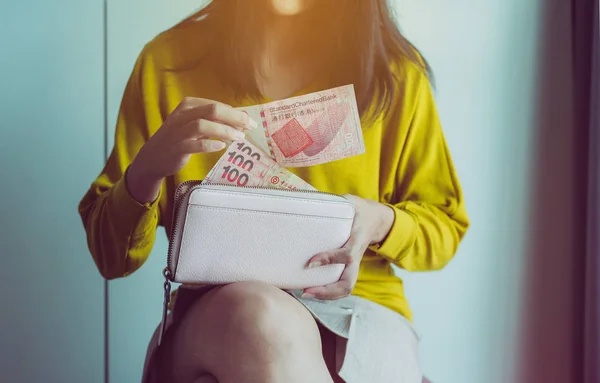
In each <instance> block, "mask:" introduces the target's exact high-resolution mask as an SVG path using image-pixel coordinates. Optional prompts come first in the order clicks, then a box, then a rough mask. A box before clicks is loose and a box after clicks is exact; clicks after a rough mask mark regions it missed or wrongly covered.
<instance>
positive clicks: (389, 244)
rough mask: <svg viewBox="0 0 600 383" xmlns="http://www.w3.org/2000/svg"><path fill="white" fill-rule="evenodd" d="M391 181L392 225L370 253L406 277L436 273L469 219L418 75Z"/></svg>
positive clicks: (426, 82) (427, 92) (424, 83)
mask: <svg viewBox="0 0 600 383" xmlns="http://www.w3.org/2000/svg"><path fill="white" fill-rule="evenodd" d="M412 94H413V96H412V97H414V101H413V102H414V106H413V107H412V108H411V109H412V112H411V113H410V115H409V116H408V118H409V120H408V121H407V123H406V125H407V126H408V128H407V129H406V132H407V133H406V135H405V137H404V145H403V146H402V147H403V149H402V151H401V153H400V159H399V163H398V166H397V172H396V175H395V179H394V191H393V193H392V196H393V198H392V201H390V203H389V204H388V205H389V206H390V207H391V208H392V209H393V210H394V213H395V220H394V224H393V226H392V228H391V230H390V232H389V233H388V236H387V237H386V239H385V240H384V241H383V242H382V243H381V244H379V245H376V246H373V247H372V250H374V251H375V252H376V253H378V254H379V255H380V256H382V257H384V258H387V259H389V260H390V261H392V262H393V263H394V264H396V265H397V266H399V267H401V268H403V269H406V270H409V271H430V270H439V269H441V268H443V267H444V266H446V264H447V263H448V262H449V261H450V260H451V259H452V258H453V257H454V255H455V253H456V251H457V248H458V245H459V243H460V241H461V240H462V238H463V237H464V235H465V233H466V231H467V229H468V227H469V219H468V217H467V212H466V209H465V204H464V201H463V194H462V190H461V186H460V184H459V181H458V178H457V175H456V171H455V169H454V165H453V163H452V159H451V157H450V153H449V151H448V147H447V144H446V141H445V138H444V134H443V132H442V127H441V124H440V120H439V117H438V114H437V109H436V106H435V101H434V97H433V94H432V91H431V86H430V83H429V80H428V79H427V77H426V76H424V75H421V76H420V78H419V80H418V84H417V85H416V86H415V90H414V92H412Z"/></svg>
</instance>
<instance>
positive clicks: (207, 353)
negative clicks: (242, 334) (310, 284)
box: [153, 284, 335, 383]
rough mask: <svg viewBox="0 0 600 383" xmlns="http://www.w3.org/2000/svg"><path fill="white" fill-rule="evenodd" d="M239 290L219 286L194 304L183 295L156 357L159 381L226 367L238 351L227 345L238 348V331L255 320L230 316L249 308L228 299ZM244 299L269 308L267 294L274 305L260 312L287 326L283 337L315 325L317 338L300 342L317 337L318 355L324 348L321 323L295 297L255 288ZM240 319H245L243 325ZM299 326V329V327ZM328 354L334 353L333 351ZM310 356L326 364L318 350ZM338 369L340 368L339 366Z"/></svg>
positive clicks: (183, 379)
mask: <svg viewBox="0 0 600 383" xmlns="http://www.w3.org/2000/svg"><path fill="white" fill-rule="evenodd" d="M238 287H239V286H233V285H228V286H223V287H215V288H213V289H212V290H210V291H208V292H206V293H204V294H202V295H200V296H198V297H196V298H195V301H193V302H190V297H189V294H187V297H186V298H185V299H183V300H180V298H182V297H177V298H176V302H175V308H174V313H173V314H174V323H173V324H172V325H171V327H170V328H169V330H168V331H167V333H166V335H165V337H164V339H163V343H162V345H161V347H160V348H159V350H158V352H157V356H156V358H155V367H154V368H153V369H154V370H155V371H157V372H159V374H160V381H164V382H167V381H168V382H174V383H179V382H182V383H183V382H185V383H187V382H189V381H190V379H191V377H196V376H201V375H202V374H207V373H208V372H209V371H216V370H215V369H213V367H214V365H215V364H216V363H218V364H220V365H222V364H223V363H224V362H223V360H226V359H228V358H229V356H230V355H229V354H230V353H231V352H232V351H233V350H232V351H231V352H230V351H227V349H225V348H224V346H223V345H229V347H230V349H232V348H233V349H235V348H236V347H235V345H236V344H239V339H240V338H239V337H236V334H235V332H236V331H235V328H236V327H240V326H243V325H247V323H248V322H252V320H251V319H248V317H247V316H244V317H243V318H242V316H240V315H229V314H230V313H231V312H232V311H233V312H234V313H235V312H238V313H239V311H238V309H236V306H238V308H239V306H240V304H242V305H243V304H245V303H241V302H240V300H239V299H238V300H237V301H236V302H231V301H229V300H228V296H230V295H231V294H230V292H231V290H232V289H236V288H238ZM225 290H227V292H225ZM238 290H239V288H238ZM253 290H256V291H253ZM242 295H245V296H244V297H243V298H244V299H243V302H246V298H247V301H248V305H250V306H255V307H256V306H264V303H265V302H264V299H263V298H264V296H265V295H267V296H268V298H267V301H268V302H271V303H269V304H267V305H266V306H270V307H260V308H261V310H259V311H265V312H267V313H269V317H271V316H276V317H278V319H277V320H276V323H281V324H283V325H284V326H279V327H285V328H284V329H283V330H284V331H285V333H279V335H281V336H283V337H285V336H286V335H287V333H289V332H290V331H294V330H295V331H298V329H299V328H300V329H301V328H306V326H302V325H301V323H304V324H306V323H307V322H310V323H312V326H314V335H312V333H311V331H308V333H307V332H304V333H303V334H305V335H306V336H303V337H302V338H300V339H302V340H304V338H306V337H309V338H310V337H311V336H314V342H316V350H317V351H316V352H317V353H318V352H319V351H318V350H319V348H321V347H320V344H319V342H320V340H319V335H320V333H319V331H317V330H318V327H317V324H316V322H315V320H314V318H313V317H312V315H311V314H310V312H309V311H308V310H307V309H306V308H305V307H304V306H303V305H302V304H300V303H299V302H298V301H297V300H296V299H294V298H293V297H291V296H290V295H289V294H287V293H285V292H283V291H281V290H279V289H275V288H272V287H265V286H260V285H253V284H250V285H246V286H244V289H243V294H242ZM257 296H262V297H263V298H260V299H256V298H257ZM182 306H188V307H184V309H183V310H182V309H181V308H182ZM274 306H276V309H273V307H274ZM263 309H264V310H263ZM224 314H225V315H224ZM263 317H264V316H263ZM236 321H237V322H236ZM240 321H243V323H242V322H240ZM299 321H300V322H299ZM297 325H300V327H298V326H297ZM331 335H332V336H333V337H332V339H331V342H328V343H326V344H328V345H331V347H333V348H332V349H331V350H332V352H331V355H333V359H332V361H333V366H335V336H334V334H331ZM244 344H252V346H254V342H245V343H244ZM203 345H204V347H203ZM211 345H213V346H214V347H213V349H212V350H210V349H209V350H207V348H210V347H211ZM231 346H233V347H231ZM327 350H330V349H329V348H328V349H327ZM326 352H329V351H326ZM311 354H312V355H313V356H314V357H318V358H319V359H320V360H321V363H323V356H322V355H315V353H314V352H311ZM192 356H193V357H192ZM211 358H212V359H211ZM199 361H202V363H199ZM225 363H226V362H225ZM333 369H334V370H335V367H333ZM215 375H218V373H217V372H215Z"/></svg>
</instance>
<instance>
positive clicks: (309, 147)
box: [240, 85, 365, 167]
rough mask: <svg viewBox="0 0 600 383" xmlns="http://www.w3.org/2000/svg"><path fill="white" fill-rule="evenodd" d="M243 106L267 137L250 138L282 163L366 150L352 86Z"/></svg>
mask: <svg viewBox="0 0 600 383" xmlns="http://www.w3.org/2000/svg"><path fill="white" fill-rule="evenodd" d="M240 109H242V110H244V111H246V112H247V113H248V114H249V115H250V116H251V117H253V118H254V119H255V120H259V119H260V121H261V122H262V127H263V132H260V133H264V136H265V137H259V136H257V135H253V136H251V137H249V140H250V141H252V142H254V143H255V144H256V146H258V147H261V148H265V147H268V148H269V152H270V155H271V156H272V157H273V158H274V159H275V161H276V162H277V163H278V164H280V165H281V166H284V167H301V166H312V165H318V164H323V163H327V162H332V161H336V160H340V159H343V158H347V157H352V156H355V155H359V154H362V153H364V152H365V146H364V141H363V136H362V129H361V125H360V117H359V114H358V106H357V104H356V96H355V94H354V87H353V86H352V85H345V86H341V87H338V88H333V89H328V90H324V91H320V92H315V93H310V94H306V95H303V96H298V97H292V98H288V99H285V100H280V101H274V102H270V103H267V104H263V105H256V106H252V107H244V108H240ZM265 141H266V142H265Z"/></svg>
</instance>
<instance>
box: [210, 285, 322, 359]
mask: <svg viewBox="0 0 600 383" xmlns="http://www.w3.org/2000/svg"><path fill="white" fill-rule="evenodd" d="M211 299H212V300H213V302H214V303H215V306H217V307H218V309H217V311H218V312H217V313H215V314H217V315H218V316H219V317H220V318H221V320H223V322H222V323H224V324H225V323H227V325H226V326H227V327H228V328H227V330H226V332H228V333H230V334H231V335H232V336H234V337H236V340H237V342H240V341H244V340H245V341H249V342H254V343H256V342H260V343H266V344H268V345H269V346H271V347H273V346H280V347H285V348H288V347H291V346H294V345H298V344H307V343H313V344H315V346H316V345H317V344H318V346H319V347H320V336H319V329H318V327H317V324H316V322H315V320H314V319H313V317H312V316H311V315H310V313H309V312H308V310H307V309H306V308H305V307H304V306H302V305H301V304H300V303H299V302H298V301H296V300H295V299H294V298H292V297H291V296H289V295H288V294H287V293H285V292H283V291H281V290H279V289H277V288H275V287H273V286H270V285H266V284H261V283H250V282H244V283H235V284H231V285H227V286H223V287H221V288H220V289H219V290H218V291H216V292H215V294H214V295H213V296H212V297H211ZM276 348H279V347H276Z"/></svg>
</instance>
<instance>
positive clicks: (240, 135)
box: [231, 130, 246, 140]
mask: <svg viewBox="0 0 600 383" xmlns="http://www.w3.org/2000/svg"><path fill="white" fill-rule="evenodd" d="M231 137H233V139H235V140H243V139H244V138H246V134H245V133H244V132H240V131H239V130H234V131H233V132H231Z"/></svg>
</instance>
